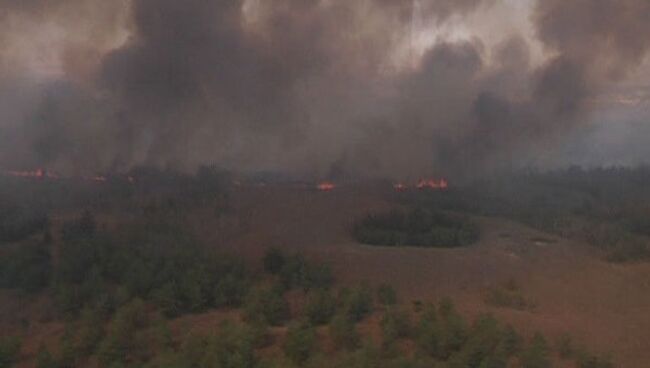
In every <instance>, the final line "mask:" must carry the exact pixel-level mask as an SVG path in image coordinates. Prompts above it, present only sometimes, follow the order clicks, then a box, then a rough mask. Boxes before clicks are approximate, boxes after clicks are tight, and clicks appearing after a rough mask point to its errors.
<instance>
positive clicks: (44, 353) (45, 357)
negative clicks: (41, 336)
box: [36, 345, 59, 368]
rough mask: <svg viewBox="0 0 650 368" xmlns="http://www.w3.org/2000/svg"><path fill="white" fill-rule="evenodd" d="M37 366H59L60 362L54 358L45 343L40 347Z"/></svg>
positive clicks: (50, 367) (37, 367)
mask: <svg viewBox="0 0 650 368" xmlns="http://www.w3.org/2000/svg"><path fill="white" fill-rule="evenodd" d="M36 368H59V363H58V362H57V361H56V359H54V357H53V356H52V353H50V351H49V350H48V349H47V347H45V345H41V346H40V347H39V348H38V353H37V354H36Z"/></svg>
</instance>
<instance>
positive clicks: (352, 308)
mask: <svg viewBox="0 0 650 368" xmlns="http://www.w3.org/2000/svg"><path fill="white" fill-rule="evenodd" d="M340 299H341V300H342V305H343V310H344V311H345V313H347V314H348V316H349V317H350V318H351V319H352V320H353V321H355V322H358V321H361V320H362V319H363V318H364V317H366V316H367V315H368V314H370V312H372V291H371V289H370V287H368V286H367V285H359V286H357V287H355V288H352V289H344V290H342V291H341V293H340Z"/></svg>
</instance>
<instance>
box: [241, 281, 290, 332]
mask: <svg viewBox="0 0 650 368" xmlns="http://www.w3.org/2000/svg"><path fill="white" fill-rule="evenodd" d="M244 315H245V317H246V319H247V320H249V321H258V322H259V321H261V322H265V323H268V324H270V325H271V326H279V325H281V324H283V323H284V322H286V321H287V319H288V318H289V305H288V304H287V301H286V300H285V299H284V297H283V296H282V294H281V293H280V292H279V291H278V290H277V289H274V288H268V287H258V288H255V289H253V290H251V292H250V293H249V295H248V296H247V297H246V302H245V304H244Z"/></svg>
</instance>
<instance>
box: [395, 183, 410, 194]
mask: <svg viewBox="0 0 650 368" xmlns="http://www.w3.org/2000/svg"><path fill="white" fill-rule="evenodd" d="M393 189H395V190H396V191H398V192H404V191H406V190H408V189H409V187H408V186H407V185H406V184H402V183H397V184H394V185H393Z"/></svg>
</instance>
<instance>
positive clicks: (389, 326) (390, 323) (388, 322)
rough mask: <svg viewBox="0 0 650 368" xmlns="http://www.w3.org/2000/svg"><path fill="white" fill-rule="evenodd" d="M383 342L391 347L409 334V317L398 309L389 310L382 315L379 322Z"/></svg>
mask: <svg viewBox="0 0 650 368" xmlns="http://www.w3.org/2000/svg"><path fill="white" fill-rule="evenodd" d="M379 324H380V326H381V331H382V336H383V342H384V344H385V345H386V346H389V345H391V344H392V343H394V342H395V341H397V340H398V339H402V338H406V337H408V336H410V334H411V320H410V318H409V315H408V314H407V313H406V312H404V311H402V310H399V309H395V308H390V309H388V310H387V311H386V313H384V316H383V317H382V319H381V321H380V323H379Z"/></svg>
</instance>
